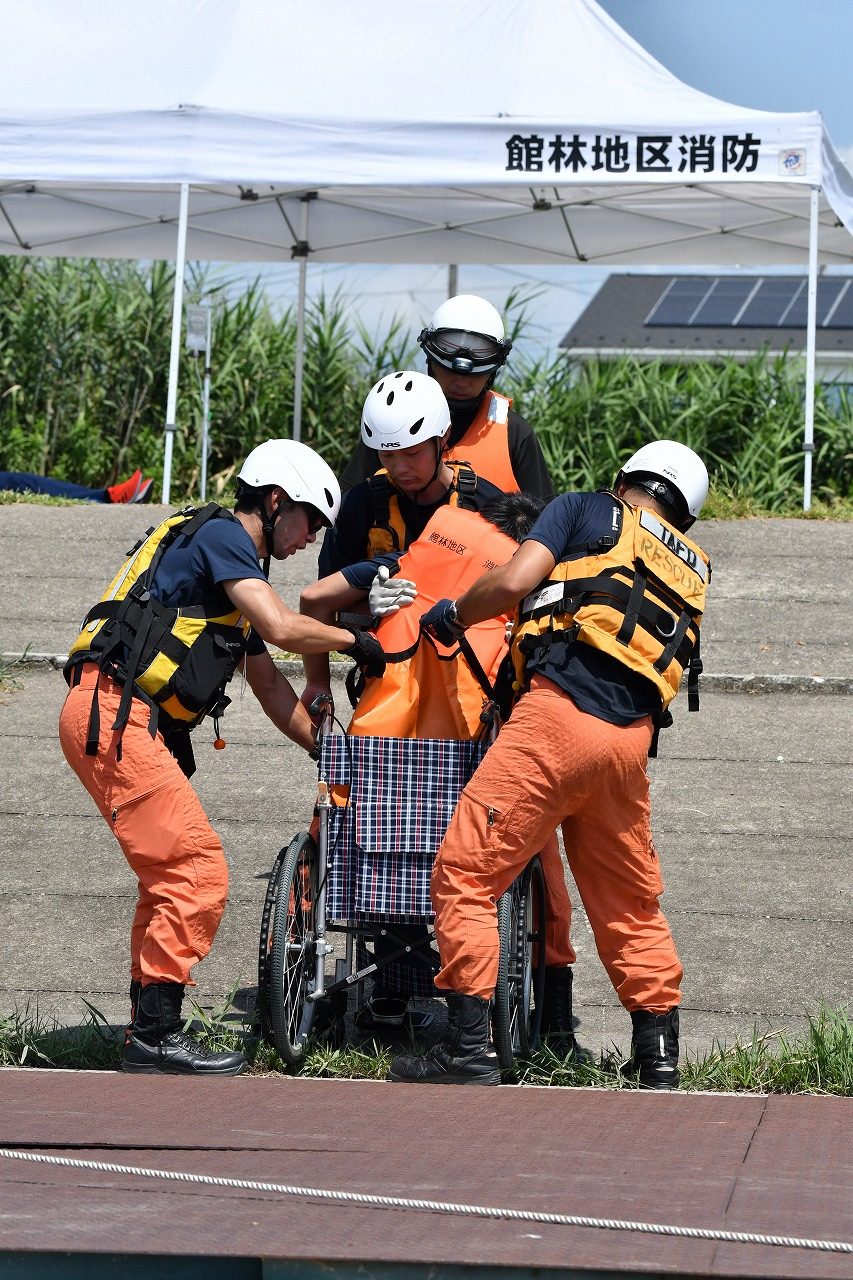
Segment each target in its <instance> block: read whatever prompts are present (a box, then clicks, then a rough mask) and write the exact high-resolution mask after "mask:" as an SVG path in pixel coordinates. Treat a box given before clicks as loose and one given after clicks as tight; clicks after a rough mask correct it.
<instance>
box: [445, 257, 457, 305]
mask: <svg viewBox="0 0 853 1280" xmlns="http://www.w3.org/2000/svg"><path fill="white" fill-rule="evenodd" d="M458 282H459V268H458V266H457V265H456V263H455V262H451V264H450V266H449V267H448V268H447V296H448V298H455V297H456V295H457V293H458V292H459V289H458V287H457V286H458Z"/></svg>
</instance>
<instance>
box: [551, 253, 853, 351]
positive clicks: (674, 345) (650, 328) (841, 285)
mask: <svg viewBox="0 0 853 1280" xmlns="http://www.w3.org/2000/svg"><path fill="white" fill-rule="evenodd" d="M806 285H807V280H806V277H805V276H788V275H786V276H769V275H768V276H761V275H753V274H744V273H739V274H738V275H718V276H713V275H692V276H688V275H680V274H679V275H632V274H630V273H614V274H613V275H611V276H609V277H608V278H607V280H605V282H604V284H603V285H602V287H601V289H600V290H599V291H598V293H597V294H596V295H595V297H594V298H593V299H592V301H591V302H590V303H589V305H588V306H587V307H586V309H585V310H584V311H583V312H582V313H581V315H580V316H579V317H578V319H577V320H576V321H575V323H574V324H573V326H572V327H571V329H570V330H569V331H568V333H567V334H566V336H565V337H564V338H563V340H562V342H561V343H560V347H561V348H563V349H565V350H566V351H568V352H569V353H570V354H573V355H590V354H597V355H608V356H612V355H622V354H626V353H634V354H643V355H647V356H662V357H665V356H666V355H668V354H670V353H671V354H673V355H678V356H680V357H683V356H685V355H687V356H689V357H693V358H696V357H698V356H702V355H706V354H707V355H721V354H724V353H725V354H734V355H750V354H753V353H756V352H759V351H764V350H766V351H768V352H770V353H771V354H773V353H778V354H781V353H783V352H785V351H802V350H804V349H805V343H806V332H805V308H806ZM816 344H817V350H818V352H820V353H821V355H823V356H825V357H827V356H832V355H837V356H838V357H842V358H845V359H847V358H849V357H850V354H851V352H853V278H851V277H848V276H826V277H822V278H821V279H820V280H819V281H818V314H817V331H816Z"/></svg>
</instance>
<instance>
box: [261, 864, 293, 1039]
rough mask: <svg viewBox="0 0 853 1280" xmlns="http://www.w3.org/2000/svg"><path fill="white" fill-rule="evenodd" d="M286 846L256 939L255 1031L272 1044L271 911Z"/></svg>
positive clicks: (275, 869) (269, 884) (269, 887)
mask: <svg viewBox="0 0 853 1280" xmlns="http://www.w3.org/2000/svg"><path fill="white" fill-rule="evenodd" d="M287 850H288V846H287V845H285V847H284V848H283V849H280V850H279V852H278V854H277V856H276V860H275V862H274V863H273V868H272V871H271V872H270V878H269V880H268V882H267V892H266V896H265V897H264V909H263V911H262V913H261V936H260V938H259V939H258V995H257V999H256V1002H255V1031H256V1033H257V1035H259V1036H260V1037H261V1039H262V1040H264V1041H266V1043H267V1044H269V1045H271V1044H272V1042H273V1041H272V1022H271V1021H270V993H269V980H270V971H271V969H272V965H271V964H270V959H271V951H272V935H271V926H272V913H273V907H274V906H275V895H276V893H277V891H278V873H279V871H280V870H281V864H282V862H283V861H284V856H285V854H286V853H287Z"/></svg>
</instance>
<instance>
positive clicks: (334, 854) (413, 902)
mask: <svg viewBox="0 0 853 1280" xmlns="http://www.w3.org/2000/svg"><path fill="white" fill-rule="evenodd" d="M487 745H488V744H487V743H485V742H470V741H462V742H457V741H450V740H445V739H438V738H366V737H345V736H343V735H328V736H326V737H325V738H324V739H323V743H322V746H321V751H320V777H321V778H324V779H325V780H326V781H327V782H328V783H329V784H330V785H332V786H334V785H337V786H347V785H348V786H349V789H350V790H349V804H348V805H347V806H346V808H340V809H336V810H333V811H332V813H331V814H330V815H329V819H330V820H329V876H328V881H327V913H328V915H329V918H330V919H341V920H349V921H350V922H352V923H355V922H356V921H358V920H360V919H363V918H365V917H369V919H370V920H380V921H381V920H386V921H388V922H392V921H395V920H396V921H399V922H401V923H415V922H416V921H417V920H423V919H424V917H431V915H432V904H431V902H430V896H429V881H430V874H431V872H432V864H433V860H434V858H435V854H436V852H437V850H438V847H439V845H440V844H441V841H442V838H443V836H444V832H445V830H446V829H447V825H448V823H449V822H450V819H451V818H452V816H453V810H454V809H455V808H456V802H457V801H458V799H459V793H460V792H461V790H462V788H463V787H464V786H465V783H466V782H467V781H468V779H469V778H470V777H471V774H472V773H473V772H474V770H475V769H476V767H477V765H478V764H479V763H480V761H481V760H482V758H483V756H484V755H485V752H486V747H487Z"/></svg>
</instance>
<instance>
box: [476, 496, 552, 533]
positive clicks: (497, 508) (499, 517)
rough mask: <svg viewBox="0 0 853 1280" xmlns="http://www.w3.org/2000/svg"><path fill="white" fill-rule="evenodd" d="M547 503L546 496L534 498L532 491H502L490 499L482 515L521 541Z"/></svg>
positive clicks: (481, 512) (502, 531) (503, 531)
mask: <svg viewBox="0 0 853 1280" xmlns="http://www.w3.org/2000/svg"><path fill="white" fill-rule="evenodd" d="M545 505H546V503H545V500H544V498H534V497H533V495H532V494H530V493H500V494H498V496H497V497H496V498H490V499H489V501H488V502H487V503H486V505H485V506H484V507H483V508H482V510H481V511H480V515H481V516H482V517H483V519H484V520H488V521H489V523H490V524H493V525H495V527H496V528H498V529H500V531H501V533H505V534H506V536H507V537H508V538H512V539H513V541H514V542H521V540H522V538H526V537H527V535H528V533H529V532H530V530H531V529H532V528H533V526H534V524H535V523H536V521H537V519H538V517H539V514H540V512H541V511H542V510H543V508H544V507H545Z"/></svg>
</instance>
